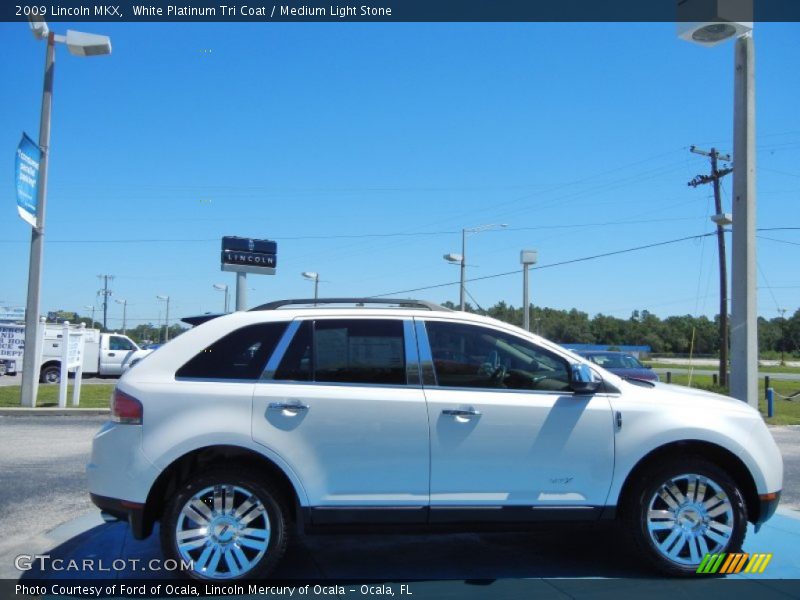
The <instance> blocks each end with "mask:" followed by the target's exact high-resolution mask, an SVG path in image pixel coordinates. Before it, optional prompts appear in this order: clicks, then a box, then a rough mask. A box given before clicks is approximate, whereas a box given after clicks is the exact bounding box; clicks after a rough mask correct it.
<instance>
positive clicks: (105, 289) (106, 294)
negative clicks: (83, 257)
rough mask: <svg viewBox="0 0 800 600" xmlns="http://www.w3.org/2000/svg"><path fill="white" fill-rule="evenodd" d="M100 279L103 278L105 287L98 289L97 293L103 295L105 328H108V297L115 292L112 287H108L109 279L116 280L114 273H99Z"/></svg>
mask: <svg viewBox="0 0 800 600" xmlns="http://www.w3.org/2000/svg"><path fill="white" fill-rule="evenodd" d="M97 278H98V279H102V280H103V289H102V290H100V291H98V292H97V293H98V294H99V295H101V296H103V329H104V330H108V297H109V296H110V295H111V294H112V293H113V292H112V291H111V290H110V289H108V280H109V279H111V280H112V281H113V280H114V276H113V275H98V276H97Z"/></svg>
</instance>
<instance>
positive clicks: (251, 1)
mask: <svg viewBox="0 0 800 600" xmlns="http://www.w3.org/2000/svg"><path fill="white" fill-rule="evenodd" d="M106 1H107V3H103V2H102V0H94V1H92V0H47V2H43V1H41V2H40V1H34V2H28V1H26V0H13V1H12V2H3V3H2V6H0V20H2V21H25V20H27V19H28V18H29V17H30V16H38V17H42V18H44V19H45V20H46V21H110V22H120V21H123V22H124V21H131V22H160V21H168V22H184V21H185V22H192V21H205V22H236V21H240V22H270V21H277V22H326V21H327V22H394V23H400V22H448V21H449V22H458V21H461V22H481V21H486V22H514V21H517V22H556V21H562V22H657V21H662V22H706V21H734V22H735V21H739V22H750V21H756V22H768V21H773V22H775V21H795V22H797V21H800V1H798V0H353V1H351V2H347V1H346V0H342V1H337V0H333V1H331V0H327V1H319V0H149V1H148V0H142V1H138V0H133V1H132V0H106Z"/></svg>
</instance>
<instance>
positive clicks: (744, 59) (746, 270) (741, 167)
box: [678, 2, 758, 408]
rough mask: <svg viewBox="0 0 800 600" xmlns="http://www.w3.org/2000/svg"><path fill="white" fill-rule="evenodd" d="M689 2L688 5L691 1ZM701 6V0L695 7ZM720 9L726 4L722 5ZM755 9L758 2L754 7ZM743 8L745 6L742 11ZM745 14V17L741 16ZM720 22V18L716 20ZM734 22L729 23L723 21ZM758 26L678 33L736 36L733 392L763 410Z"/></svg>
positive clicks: (707, 26)
mask: <svg viewBox="0 0 800 600" xmlns="http://www.w3.org/2000/svg"><path fill="white" fill-rule="evenodd" d="M685 4H686V3H685ZM700 6H701V4H700V3H697V2H695V3H694V8H697V7H700ZM717 6H718V8H717V11H720V10H722V8H724V5H723V4H722V3H720V4H719V5H717ZM749 10H750V11H751V12H752V6H750V7H749ZM741 12H742V11H741V10H740V11H739V13H741ZM741 16H742V15H741V14H740V15H739V18H741ZM712 21H716V22H712ZM721 21H728V22H721ZM752 29H753V24H752V23H750V22H732V20H728V19H725V18H721V17H719V16H718V17H716V18H713V17H711V18H708V19H707V21H706V22H691V23H680V24H679V25H678V36H679V37H681V38H682V39H685V40H687V41H691V42H694V43H697V44H700V45H702V46H714V45H716V44H719V43H721V42H723V41H725V40H727V39H731V38H733V37H736V45H735V48H734V87H733V159H734V169H733V227H732V232H733V234H732V237H733V239H732V246H733V249H732V252H731V254H732V260H731V264H732V275H731V291H732V294H731V295H732V305H733V306H732V311H731V374H730V390H731V396H733V397H734V398H738V399H739V400H742V401H744V402H748V403H750V405H751V406H753V407H754V408H758V329H757V328H758V314H757V298H756V242H755V240H756V145H755V98H756V96H755V56H754V48H753V36H752Z"/></svg>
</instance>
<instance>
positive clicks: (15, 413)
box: [0, 406, 110, 417]
mask: <svg viewBox="0 0 800 600" xmlns="http://www.w3.org/2000/svg"><path fill="white" fill-rule="evenodd" d="M109 411H110V409H108V408H80V407H76V408H60V407H57V406H55V407H42V408H26V407H22V406H8V407H4V408H0V417H63V416H75V417H87V416H95V415H107V414H109Z"/></svg>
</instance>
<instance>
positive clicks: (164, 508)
mask: <svg viewBox="0 0 800 600" xmlns="http://www.w3.org/2000/svg"><path fill="white" fill-rule="evenodd" d="M202 320H203V319H202V318H201V319H196V320H195V321H194V322H195V323H196V322H198V321H202ZM87 470H88V475H89V485H90V491H91V494H92V498H93V500H94V502H95V504H97V506H99V507H100V508H101V509H102V510H104V511H106V512H107V513H110V514H111V515H114V516H116V517H118V518H125V519H127V520H128V521H129V523H130V525H131V528H132V530H133V534H134V535H135V536H136V537H137V538H144V537H147V536H148V535H150V533H151V531H152V529H153V524H154V522H156V521H160V532H161V534H160V535H161V542H162V547H163V551H164V554H165V555H166V557H168V558H174V559H176V560H180V561H191V564H192V565H193V569H192V570H190V571H189V572H188V573H189V575H191V576H193V577H196V578H200V579H237V578H244V577H247V578H251V577H260V576H266V575H268V574H269V572H270V571H271V570H272V569H273V568H274V566H275V565H276V563H277V562H278V561H279V559H280V558H281V556H282V555H283V553H284V551H285V549H286V545H287V540H288V535H287V534H288V532H289V529H290V528H298V529H299V530H301V531H303V530H306V531H312V530H325V529H333V528H335V529H337V530H342V529H345V530H347V529H350V530H356V529H359V530H362V531H363V530H364V529H367V530H373V531H377V530H384V529H387V528H391V527H396V526H398V525H401V526H403V527H405V528H409V529H410V528H412V527H419V528H429V529H431V530H435V531H452V530H469V529H473V528H476V527H481V528H483V529H485V528H487V527H489V528H491V527H496V528H498V529H499V528H503V529H506V530H507V529H509V528H524V527H526V526H529V525H530V524H531V523H535V522H540V521H543V520H547V521H554V522H558V521H566V520H570V521H596V520H601V519H605V520H611V519H613V520H618V521H620V522H621V524H622V525H623V526H624V529H625V531H626V532H627V536H628V538H629V540H630V543H631V544H632V545H633V547H634V549H635V550H636V551H637V555H638V556H641V557H642V558H643V559H644V560H645V561H646V563H648V564H649V565H650V566H651V567H652V568H655V569H657V570H659V571H661V572H662V573H666V574H671V575H682V574H690V573H694V572H695V570H696V569H697V566H698V564H699V563H700V561H701V560H702V559H703V557H704V556H705V555H706V554H707V553H723V552H736V551H738V550H739V549H740V548H741V546H742V543H743V541H744V536H745V531H746V526H747V522H748V521H751V522H753V523H755V524H757V525H758V524H761V523H763V522H764V521H765V520H767V519H768V518H769V517H770V516H771V515H772V514H773V512H774V511H775V509H776V507H777V504H778V499H779V496H780V492H781V487H782V478H783V464H782V460H781V456H780V453H779V451H778V448H777V446H776V445H775V442H774V440H773V439H772V437H771V435H770V433H769V431H768V430H767V428H766V426H765V424H764V422H763V419H762V418H761V416H760V415H759V413H758V412H757V411H756V410H754V409H752V408H751V407H750V406H748V405H747V403H744V402H741V401H738V400H734V399H732V398H729V397H726V396H721V395H716V394H712V393H708V392H704V391H699V390H693V389H688V388H681V387H677V386H672V385H667V384H663V383H653V382H644V381H637V380H624V379H621V378H619V377H617V376H616V375H613V374H612V373H609V372H607V371H604V370H603V369H602V368H601V367H599V366H598V365H595V364H593V363H590V362H587V361H586V360H585V359H583V358H581V357H579V356H577V355H575V354H572V353H571V352H569V351H567V350H565V349H563V348H561V347H560V346H558V345H556V344H553V343H551V342H549V341H547V340H545V339H543V338H541V337H538V336H536V335H532V334H530V333H528V332H526V331H523V330H522V329H519V328H517V327H514V326H512V325H508V324H506V323H502V322H499V321H496V320H493V319H490V318H487V317H482V316H477V315H472V314H466V313H463V312H455V311H450V310H448V309H445V308H442V307H440V306H437V305H435V304H432V303H428V302H424V301H411V300H402V301H397V300H394V301H388V300H387V301H376V300H375V299H359V298H352V299H341V298H339V299H332V300H330V301H328V300H324V299H319V300H316V301H314V300H308V301H277V302H272V303H269V304H265V305H263V306H260V307H258V308H255V309H253V310H250V311H246V312H244V311H243V312H236V313H233V314H228V315H224V316H219V317H216V318H207V320H206V321H205V322H203V323H201V324H199V325H198V326H196V327H195V328H194V329H192V330H190V331H188V332H186V333H184V334H182V335H180V336H179V337H177V338H176V339H174V340H172V341H170V342H169V343H168V344H166V345H164V346H163V347H161V348H160V349H158V350H156V351H155V352H153V353H152V354H151V355H149V356H147V357H146V358H144V359H143V360H142V361H141V362H139V363H138V364H137V365H136V366H135V367H133V368H132V369H130V370H129V371H128V372H127V373H126V374H125V375H124V376H123V377H122V378H121V379H120V380H119V383H118V384H117V387H116V389H115V392H114V396H113V401H112V420H111V422H109V423H107V424H105V425H104V426H103V427H102V429H101V430H100V431H99V432H98V433H97V435H96V436H95V438H94V445H93V451H92V457H91V462H90V464H89V465H88V467H87Z"/></svg>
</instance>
